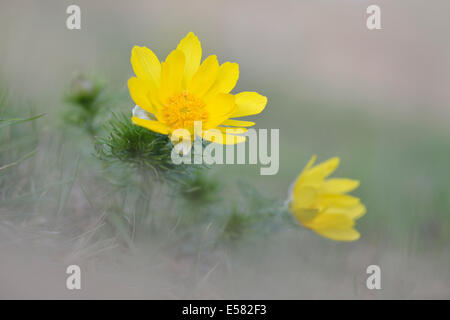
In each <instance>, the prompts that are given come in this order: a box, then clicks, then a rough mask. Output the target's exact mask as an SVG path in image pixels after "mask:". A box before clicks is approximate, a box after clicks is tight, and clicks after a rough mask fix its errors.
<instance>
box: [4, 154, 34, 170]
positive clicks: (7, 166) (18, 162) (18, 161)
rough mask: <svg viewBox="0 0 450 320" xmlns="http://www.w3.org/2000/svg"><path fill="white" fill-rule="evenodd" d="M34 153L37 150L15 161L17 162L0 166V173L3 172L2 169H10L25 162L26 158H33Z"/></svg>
mask: <svg viewBox="0 0 450 320" xmlns="http://www.w3.org/2000/svg"><path fill="white" fill-rule="evenodd" d="M36 151H37V149H35V150H33V151H31V152H30V153H28V154H26V155H25V156H23V157H22V158H20V159H19V160H17V161H14V162H11V163H9V164H5V165H4V166H1V167H0V171H1V170H4V169H7V168H10V167H13V166H16V165H18V164H20V163H21V162H23V161H25V160H27V159H28V158H31V157H32V156H34V154H35V153H36Z"/></svg>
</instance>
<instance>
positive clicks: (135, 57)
mask: <svg viewBox="0 0 450 320" xmlns="http://www.w3.org/2000/svg"><path fill="white" fill-rule="evenodd" d="M131 65H132V66H133V70H134V73H135V74H136V75H137V77H138V78H142V79H146V80H149V81H151V82H153V83H154V84H155V85H157V84H158V82H159V79H160V76H161V64H160V63H159V60H158V57H157V56H156V55H155V54H154V53H153V52H152V51H151V50H150V49H149V48H146V47H138V46H134V47H133V50H132V51H131Z"/></svg>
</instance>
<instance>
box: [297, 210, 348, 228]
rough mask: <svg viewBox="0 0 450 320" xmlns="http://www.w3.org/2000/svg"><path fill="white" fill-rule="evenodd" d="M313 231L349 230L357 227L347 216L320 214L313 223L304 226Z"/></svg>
mask: <svg viewBox="0 0 450 320" xmlns="http://www.w3.org/2000/svg"><path fill="white" fill-rule="evenodd" d="M303 225H304V226H306V227H308V228H310V229H313V230H318V229H347V228H351V227H353V226H354V225H355V222H354V221H353V219H351V218H350V217H348V216H347V215H345V214H332V213H324V212H321V213H319V214H318V215H317V216H316V217H315V218H314V219H313V220H312V221H309V222H307V223H304V224H303Z"/></svg>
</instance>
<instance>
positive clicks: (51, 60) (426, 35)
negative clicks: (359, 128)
mask: <svg viewBox="0 0 450 320" xmlns="http://www.w3.org/2000/svg"><path fill="white" fill-rule="evenodd" d="M69 4H78V5H79V6H80V7H81V11H82V30H80V31H72V30H67V29H66V26H65V20H66V17H67V14H66V13H65V10H66V8H67V6H68V5H69ZM370 4H378V5H380V7H381V10H382V28H383V29H382V30H375V31H369V30H368V29H367V28H366V17H367V14H366V8H367V6H368V5H370ZM449 8H450V5H449V4H448V1H445V0H435V1H432V2H426V1H415V0H403V1H402V0H398V1H363V0H341V1H331V0H330V1H325V0H322V1H312V0H295V1H294V0H289V1H288V0H283V1H260V0H258V1H256V0H255V1H254V0H250V1H237V0H231V1H230V0H227V1H222V0H219V1H198V0H197V1H95V2H94V1H76V2H73V1H22V0H19V1H2V3H1V4H0V39H1V45H0V62H1V66H2V69H4V70H2V72H3V73H4V74H5V75H6V77H7V80H8V82H11V83H13V87H14V89H15V90H16V91H18V92H20V94H21V95H23V96H24V97H27V98H29V99H34V98H36V97H38V98H39V99H41V96H42V95H41V93H43V92H48V93H52V92H54V90H55V89H62V88H63V86H64V85H66V84H67V82H68V81H69V79H70V76H71V75H72V74H73V73H74V71H75V70H82V71H86V70H88V71H89V70H93V71H95V72H99V73H101V74H103V75H105V76H106V77H108V78H109V79H115V81H116V82H117V84H121V85H123V86H125V85H126V80H127V78H128V77H129V76H130V75H131V72H132V71H131V67H130V65H129V64H128V63H125V61H127V62H128V60H129V55H130V50H131V48H132V46H133V45H135V44H139V45H146V46H148V47H150V48H151V49H152V50H154V51H155V52H156V53H157V54H158V55H159V56H160V57H161V58H162V57H165V56H166V55H167V53H168V52H169V50H170V49H171V48H173V47H174V46H175V45H176V44H177V42H178V41H179V39H181V37H183V36H184V35H185V34H186V33H187V32H188V31H191V30H192V31H194V32H195V33H196V34H197V35H198V36H199V38H200V39H201V41H202V44H203V47H204V51H205V53H207V54H212V53H217V54H218V57H219V59H220V61H222V62H223V61H226V60H230V61H235V62H238V63H239V64H240V66H241V79H240V82H239V88H244V87H245V88H248V87H249V86H250V87H251V88H253V89H255V90H257V89H259V88H258V87H257V86H258V84H257V83H259V86H260V87H261V86H265V87H266V86H267V87H270V86H271V85H273V86H277V87H278V84H279V83H282V84H283V85H282V86H280V87H281V88H280V89H279V90H281V91H282V92H281V93H282V94H286V95H289V96H311V97H314V96H317V95H326V96H327V97H328V98H329V99H330V100H333V99H335V98H338V99H339V100H340V101H341V102H342V103H343V104H345V103H348V105H351V106H353V107H356V108H368V109H371V111H372V112H385V113H387V114H389V116H395V114H399V116H400V117H405V116H407V117H416V116H417V117H420V119H421V120H423V119H428V118H430V117H431V118H432V120H433V121H435V120H439V123H441V124H443V125H446V124H447V121H448V117H449V113H448V112H447V110H449V108H448V105H449V102H450V90H448V88H449V87H450V61H449V59H448V54H449V47H450V45H449V43H448V41H447V37H448V32H449V31H450V30H449V29H450V23H449V21H448V16H447V12H448V9H449ZM406 52H407V54H405V53H406ZM255 81H256V83H255ZM49 99H52V97H50V96H49ZM53 99H54V97H53ZM296 107H297V106H295V105H291V106H286V105H284V106H281V105H277V106H272V112H277V113H278V112H279V111H282V110H283V109H284V108H296ZM275 110H276V111H275Z"/></svg>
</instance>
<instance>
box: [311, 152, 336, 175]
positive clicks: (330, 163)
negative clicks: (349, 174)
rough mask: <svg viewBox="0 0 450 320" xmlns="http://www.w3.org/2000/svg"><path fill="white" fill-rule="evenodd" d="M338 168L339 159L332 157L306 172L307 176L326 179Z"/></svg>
mask: <svg viewBox="0 0 450 320" xmlns="http://www.w3.org/2000/svg"><path fill="white" fill-rule="evenodd" d="M338 166H339V158H338V157H334V158H331V159H328V160H327V161H325V162H322V163H320V164H318V165H316V166H314V167H313V168H311V169H310V170H309V172H308V174H309V175H319V176H320V177H322V178H326V177H328V176H329V175H330V174H332V173H333V171H334V170H336V168H337V167H338Z"/></svg>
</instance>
